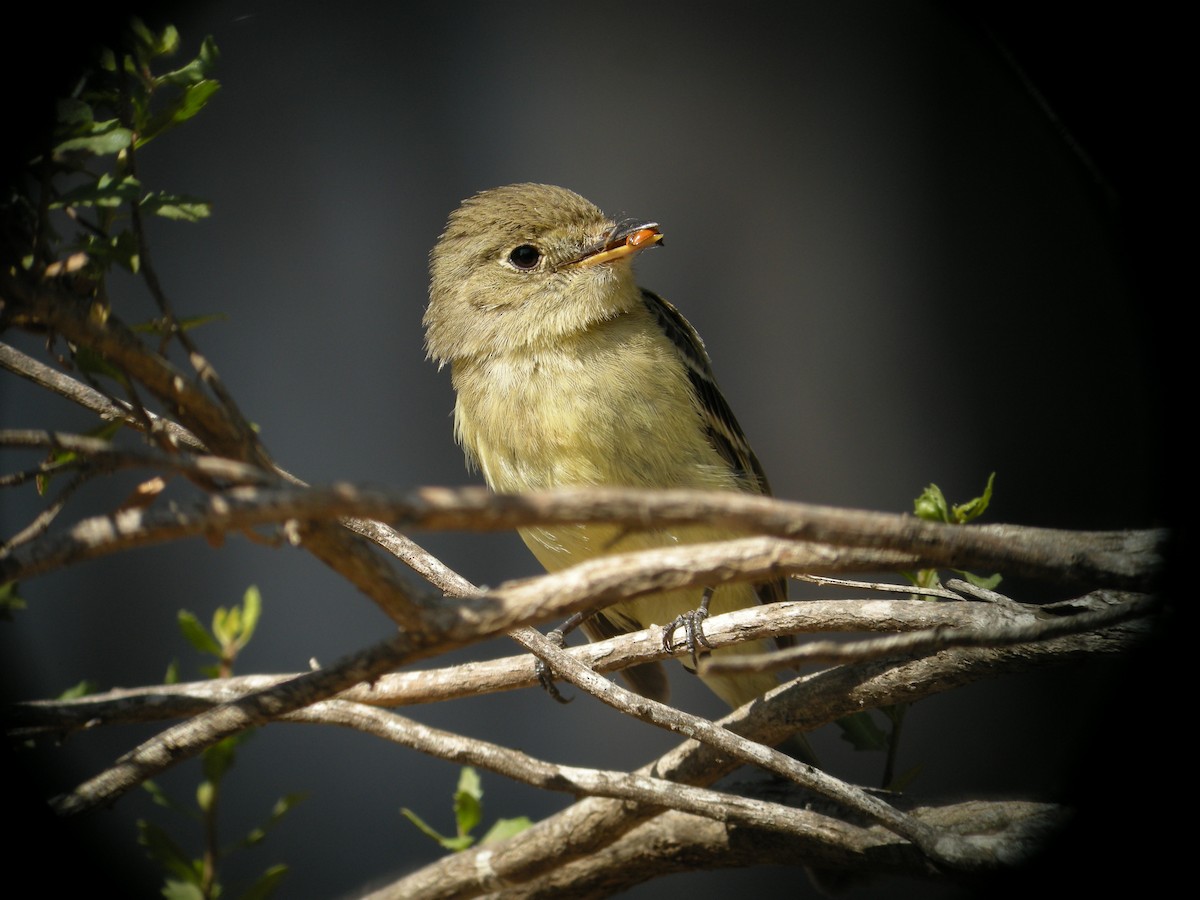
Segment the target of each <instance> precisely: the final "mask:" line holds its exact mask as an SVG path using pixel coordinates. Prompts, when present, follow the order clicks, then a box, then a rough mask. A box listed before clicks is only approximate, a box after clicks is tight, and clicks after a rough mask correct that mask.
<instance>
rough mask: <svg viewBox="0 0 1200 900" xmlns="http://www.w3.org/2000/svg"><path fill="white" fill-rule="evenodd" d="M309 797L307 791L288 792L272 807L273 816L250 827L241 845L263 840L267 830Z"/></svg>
mask: <svg viewBox="0 0 1200 900" xmlns="http://www.w3.org/2000/svg"><path fill="white" fill-rule="evenodd" d="M306 799H308V794H306V793H293V794H286V795H285V796H283V797H280V798H279V799H278V800H276V801H275V805H274V806H273V807H272V808H271V816H270V818H268V819H267V821H266V822H265V823H263V824H262V825H260V826H258V827H256V828H252V829H250V831H249V832H247V834H246V836H245V837H244V838H242V841H241V843H240V844H239V846H241V847H253V846H255V845H257V844H259V843H261V842H262V840H263V838H265V837H266V836H267V832H268V831H270V830H271V829H272V828H274V827H275V826H276V825H278V824H279V823H280V821H282V820H283V817H284V816H286V815H287V814H288V813H289V812H291V811H292V810H293V809H294V808H295V807H296V805H297V804H299V803H301V802H302V801H304V800H306Z"/></svg>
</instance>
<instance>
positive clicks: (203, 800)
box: [196, 781, 217, 814]
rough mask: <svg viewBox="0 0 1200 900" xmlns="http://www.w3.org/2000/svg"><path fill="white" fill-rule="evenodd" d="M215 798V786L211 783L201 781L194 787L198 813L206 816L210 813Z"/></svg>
mask: <svg viewBox="0 0 1200 900" xmlns="http://www.w3.org/2000/svg"><path fill="white" fill-rule="evenodd" d="M216 796H217V786H216V785H215V784H213V783H212V782H211V781H202V782H200V783H199V784H198V785H196V806H198V807H199V808H200V812H202V813H205V814H208V813H210V812H212V805H213V800H214V799H215V798H216Z"/></svg>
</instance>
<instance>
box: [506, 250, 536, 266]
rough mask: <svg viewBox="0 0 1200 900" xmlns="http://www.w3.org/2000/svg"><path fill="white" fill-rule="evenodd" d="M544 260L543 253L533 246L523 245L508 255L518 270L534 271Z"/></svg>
mask: <svg viewBox="0 0 1200 900" xmlns="http://www.w3.org/2000/svg"><path fill="white" fill-rule="evenodd" d="M541 258H542V251H540V250H538V248H537V247H535V246H533V245H532V244H522V245H521V246H520V247H516V248H514V249H513V252H512V253H510V254H508V261H509V262H510V263H512V264H513V265H514V266H516V267H517V268H518V269H532V268H533V267H534V266H536V265H537V264H538V260H540V259H541Z"/></svg>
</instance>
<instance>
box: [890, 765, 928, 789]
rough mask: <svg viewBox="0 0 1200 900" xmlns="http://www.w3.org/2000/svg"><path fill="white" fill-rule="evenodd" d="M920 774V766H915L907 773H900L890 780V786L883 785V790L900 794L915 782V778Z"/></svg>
mask: <svg viewBox="0 0 1200 900" xmlns="http://www.w3.org/2000/svg"><path fill="white" fill-rule="evenodd" d="M920 774H921V766H920V765H919V764H918V765H915V766H913V767H912V768H911V769H908V770H907V771H904V772H901V773H900V774H899V775H897V776H896V777H895V778H893V779H892V781H891V784H885V785H884V788H885V789H886V790H889V791H896V792H897V793H902V792H903V791H905V790H906V789H907V788H908V786H909V785H910V784H912V783H913V782H914V781H916V780H917V776H918V775H920Z"/></svg>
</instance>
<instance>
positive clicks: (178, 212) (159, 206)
mask: <svg viewBox="0 0 1200 900" xmlns="http://www.w3.org/2000/svg"><path fill="white" fill-rule="evenodd" d="M140 205H141V207H142V209H143V210H145V211H146V212H150V213H153V214H154V215H157V216H162V217H163V218H164V219H173V220H175V221H182V222H199V221H200V220H201V219H207V218H208V217H209V216H210V215H212V204H211V203H208V202H207V201H205V200H199V199H197V198H195V197H186V196H184V195H182V194H166V193H162V192H159V193H157V194H147V195H146V196H145V197H143V198H142V200H141V204H140Z"/></svg>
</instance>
